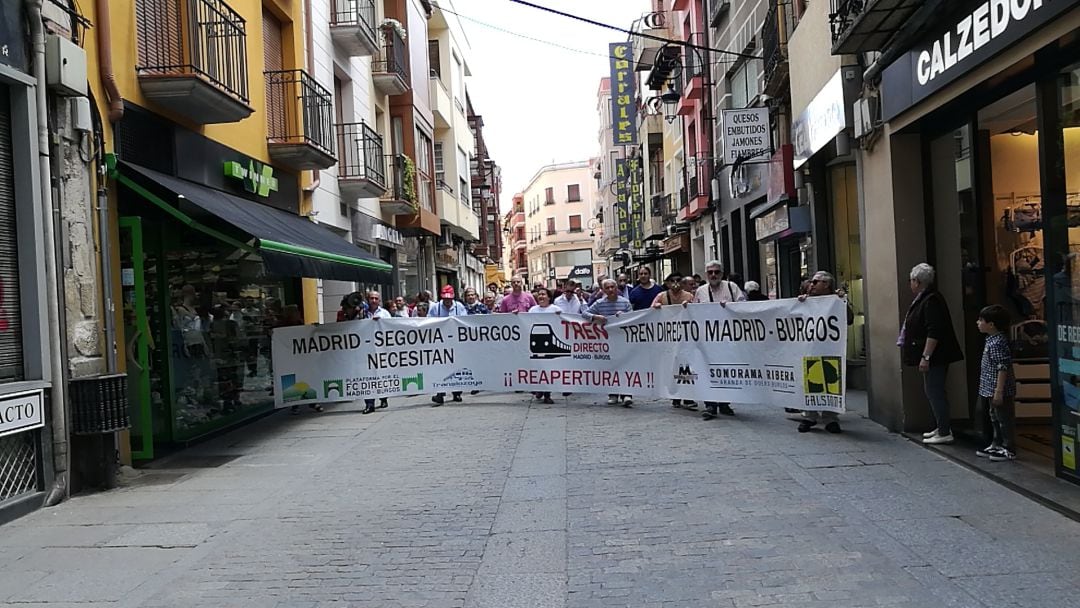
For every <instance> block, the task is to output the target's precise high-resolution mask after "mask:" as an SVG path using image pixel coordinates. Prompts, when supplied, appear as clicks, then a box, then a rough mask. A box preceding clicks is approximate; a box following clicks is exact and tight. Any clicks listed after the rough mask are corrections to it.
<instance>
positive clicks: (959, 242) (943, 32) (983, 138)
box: [865, 0, 1080, 482]
mask: <svg viewBox="0 0 1080 608" xmlns="http://www.w3.org/2000/svg"><path fill="white" fill-rule="evenodd" d="M1078 33H1080V2H1077V1H1062V0H1058V1H1054V0H1041V1H1040V0H991V1H985V0H984V1H982V2H960V3H957V4H956V6H955V7H954V8H953V9H952V10H950V11H949V12H948V16H946V17H944V18H942V19H939V20H938V21H937V25H936V26H934V27H931V28H927V29H926V36H925V38H924V39H923V40H921V41H920V42H919V43H917V44H915V45H913V46H912V47H911V48H910V49H908V50H907V53H906V54H905V55H903V56H901V57H900V58H899V59H898V60H897V61H895V62H894V63H893V64H891V65H890V66H889V67H887V68H886V69H885V71H884V73H883V80H882V86H881V95H882V104H883V105H882V110H883V115H884V116H883V118H884V120H885V121H887V122H889V124H890V127H891V129H892V134H891V138H892V139H893V142H894V147H893V152H892V154H893V156H894V158H895V157H896V156H897V154H898V150H899V148H897V147H896V146H897V144H896V143H895V142H898V141H903V140H904V139H905V138H906V139H908V140H909V141H910V140H911V138H910V137H909V136H916V137H917V138H918V139H917V140H916V141H917V146H908V147H906V148H904V150H906V151H914V150H919V151H920V152H921V156H922V159H921V160H922V162H921V165H922V167H923V174H922V194H923V200H916V197H911V199H912V200H901V199H900V198H897V199H896V200H894V205H896V207H897V208H898V209H899V213H898V215H903V214H906V213H909V212H913V211H915V206H916V205H920V206H922V210H921V213H922V214H923V218H924V219H925V225H926V235H925V239H926V250H927V252H928V256H927V257H928V258H929V259H930V261H931V263H932V264H934V265H935V267H936V268H937V271H938V284H939V287H940V289H941V291H942V293H943V294H944V295H945V297H946V299H947V300H948V303H949V307H950V310H951V311H952V320H953V325H954V327H955V328H956V330H957V332H958V336H959V338H960V340H961V342H962V345H963V346H964V352H965V355H966V359H965V362H964V364H962V365H957V366H953V367H955V368H957V369H954V370H953V372H952V376H951V377H950V381H949V391H950V398H951V401H952V402H953V414H954V417H955V418H956V419H957V420H959V422H958V423H957V427H958V428H957V429H956V430H959V431H961V432H967V433H970V434H972V435H974V436H976V437H977V438H978V439H979V440H983V439H985V434H986V432H987V424H988V423H987V420H986V414H985V412H982V411H979V410H978V409H976V408H975V402H976V397H977V383H978V366H979V361H980V355H981V352H982V343H983V336H982V335H981V334H979V332H978V331H977V330H976V327H975V321H976V319H977V316H978V312H979V310H980V309H981V308H982V307H983V306H985V305H987V304H1000V305H1002V306H1005V307H1006V308H1007V309H1008V310H1009V312H1010V313H1011V316H1012V319H1013V325H1012V327H1011V329H1010V331H1009V333H1008V335H1007V337H1008V339H1009V340H1010V343H1011V345H1012V351H1013V356H1014V361H1015V369H1016V374H1017V378H1018V384H1019V389H1018V394H1017V400H1016V413H1017V429H1016V434H1017V447H1018V454H1019V457H1020V458H1021V459H1023V460H1024V461H1025V462H1026V463H1028V464H1033V465H1035V466H1036V467H1038V466H1040V464H1042V465H1045V467H1046V469H1047V470H1049V469H1050V468H1051V467H1052V468H1053V470H1054V472H1055V473H1056V474H1057V475H1058V476H1060V477H1063V478H1067V479H1070V480H1073V481H1076V482H1080V461H1078V458H1077V455H1076V450H1077V447H1078V445H1077V443H1078V442H1080V35H1078ZM916 166H917V165H916ZM872 178H873V177H872V175H867V176H866V177H865V179H872ZM909 178H910V176H907V177H905V176H899V175H896V174H895V169H894V175H893V181H894V183H895V182H896V180H898V179H909ZM912 181H915V182H916V183H917V180H912ZM905 206H910V207H905ZM901 241H902V239H898V247H899V248H902V247H904V245H903V244H902V242H901ZM901 253H902V252H901ZM899 257H904V256H903V255H901V256H899ZM901 299H902V300H903V295H901ZM980 436H982V437H980Z"/></svg>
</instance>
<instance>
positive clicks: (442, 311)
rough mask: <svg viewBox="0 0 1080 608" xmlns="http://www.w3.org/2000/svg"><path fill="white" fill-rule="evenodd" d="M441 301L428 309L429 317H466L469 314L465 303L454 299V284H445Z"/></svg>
mask: <svg viewBox="0 0 1080 608" xmlns="http://www.w3.org/2000/svg"><path fill="white" fill-rule="evenodd" d="M440 295H441V296H442V298H440V300H439V303H438V304H436V305H434V306H432V307H431V308H429V309H428V316H429V317H464V316H467V315H468V314H469V309H467V308H465V305H464V304H462V303H461V302H458V301H457V300H455V299H454V296H455V295H456V294H455V293H454V286H453V285H445V286H443V288H442V292H440Z"/></svg>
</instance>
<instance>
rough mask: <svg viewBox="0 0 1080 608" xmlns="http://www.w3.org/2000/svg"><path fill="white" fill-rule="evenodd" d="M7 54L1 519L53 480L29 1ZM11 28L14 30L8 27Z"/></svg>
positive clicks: (0, 231)
mask: <svg viewBox="0 0 1080 608" xmlns="http://www.w3.org/2000/svg"><path fill="white" fill-rule="evenodd" d="M0 11H3V12H4V13H9V12H10V13H13V14H4V15H2V16H5V17H7V20H6V21H2V23H3V27H0V30H2V31H3V33H4V34H5V35H7V36H8V38H9V39H10V40H12V44H11V45H10V53H8V52H5V53H4V54H2V55H0V522H3V521H5V520H7V519H8V518H13V517H18V516H19V515H22V514H23V513H25V512H27V511H29V510H31V509H33V508H37V506H39V505H40V504H41V494H40V492H42V491H43V490H44V489H45V488H46V487H47V484H48V483H51V476H52V471H53V468H52V463H51V461H50V459H49V458H47V457H46V455H47V454H49V453H50V451H49V450H47V449H46V447H47V446H48V444H49V441H48V439H49V433H48V431H49V427H48V426H47V425H50V424H51V418H52V417H51V416H50V413H49V412H48V411H46V409H47V408H48V407H49V400H48V397H49V393H48V389H49V383H48V382H47V381H46V380H45V378H46V376H47V375H48V374H47V373H46V371H45V370H46V369H47V367H48V365H49V349H48V344H49V340H48V333H47V332H48V327H47V324H46V314H45V310H46V305H45V302H46V300H45V265H44V261H43V260H44V251H45V249H44V244H43V221H44V218H43V217H42V212H41V191H40V183H39V181H38V164H37V163H38V150H37V120H36V114H35V110H36V106H35V90H36V89H35V87H34V80H33V78H31V77H30V76H28V75H27V72H28V71H29V63H28V59H27V57H26V55H25V54H24V52H23V48H24V47H23V45H22V40H23V31H22V27H23V25H22V24H23V18H22V4H21V3H16V4H10V5H8V6H6V7H5V8H3V9H0ZM8 28H10V30H9V29H8Z"/></svg>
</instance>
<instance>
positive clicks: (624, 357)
mask: <svg viewBox="0 0 1080 608" xmlns="http://www.w3.org/2000/svg"><path fill="white" fill-rule="evenodd" d="M846 345H847V309H846V304H845V303H844V302H843V301H842V300H841V299H840V298H836V297H818V298H809V299H808V300H807V301H805V302H799V301H798V300H779V301H768V302H738V303H735V304H729V305H728V306H727V307H723V306H719V305H717V304H691V305H689V306H687V307H685V308H684V307H682V306H666V307H664V308H663V309H662V310H652V309H650V310H645V311H638V312H634V313H628V314H624V315H621V316H619V317H616V318H611V319H609V320H608V322H607V323H606V324H599V323H592V322H588V321H585V320H584V319H582V318H581V317H578V316H575V315H565V314H564V315H555V314H520V315H509V314H503V315H473V316H468V317H449V318H423V319H380V320H364V321H349V322H346V323H331V324H327V325H315V326H311V325H305V326H301V327H283V328H281V329H277V330H275V331H274V334H273V349H274V352H273V361H274V382H275V384H274V385H275V387H276V388H277V390H276V391H275V392H274V394H275V399H276V400H277V405H278V407H282V406H287V405H299V404H306V403H318V402H334V401H352V400H356V399H364V398H368V399H370V398H377V397H392V396H396V395H419V394H434V393H437V392H453V391H468V390H484V391H495V392H510V391H556V392H574V393H616V394H625V395H634V396H640V397H646V398H663V399H696V400H699V401H721V402H731V403H738V404H771V405H777V406H784V407H794V408H799V409H806V410H824V411H833V412H842V411H844V399H845V390H844V384H845V380H846V378H844V375H845V374H844V372H845V360H844V357H845V351H846Z"/></svg>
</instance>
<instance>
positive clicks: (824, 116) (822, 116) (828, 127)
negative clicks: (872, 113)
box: [791, 70, 847, 169]
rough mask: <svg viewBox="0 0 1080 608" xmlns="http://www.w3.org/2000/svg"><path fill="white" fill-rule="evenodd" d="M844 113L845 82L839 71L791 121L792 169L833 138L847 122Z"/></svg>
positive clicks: (808, 158) (796, 167)
mask: <svg viewBox="0 0 1080 608" xmlns="http://www.w3.org/2000/svg"><path fill="white" fill-rule="evenodd" d="M846 121H847V118H846V115H845V113H844V82H843V80H842V75H841V72H840V70H837V71H836V74H833V77H832V78H830V79H829V82H828V83H826V84H825V86H824V87H823V88H822V89H821V90H820V91H818V94H817V95H815V96H814V99H812V100H811V101H810V103H809V104H807V106H806V109H805V110H803V113H802V114H800V115H799V117H798V118H796V119H795V122H793V123H791V143H792V145H793V146H794V147H795V159H794V161H795V162H794V165H795V166H794V168H795V169H798V168H799V167H801V166H802V165H803V164H804V163H806V161H808V160H810V157H811V156H813V155H814V153H815V152H817V151H818V150H820V149H822V148H824V147H825V144H827V143H829V142H830V141H832V139H833V138H834V137H836V134H837V133H839V132H841V131H843V130H844V127H845V126H846V125H847V122H846Z"/></svg>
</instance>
